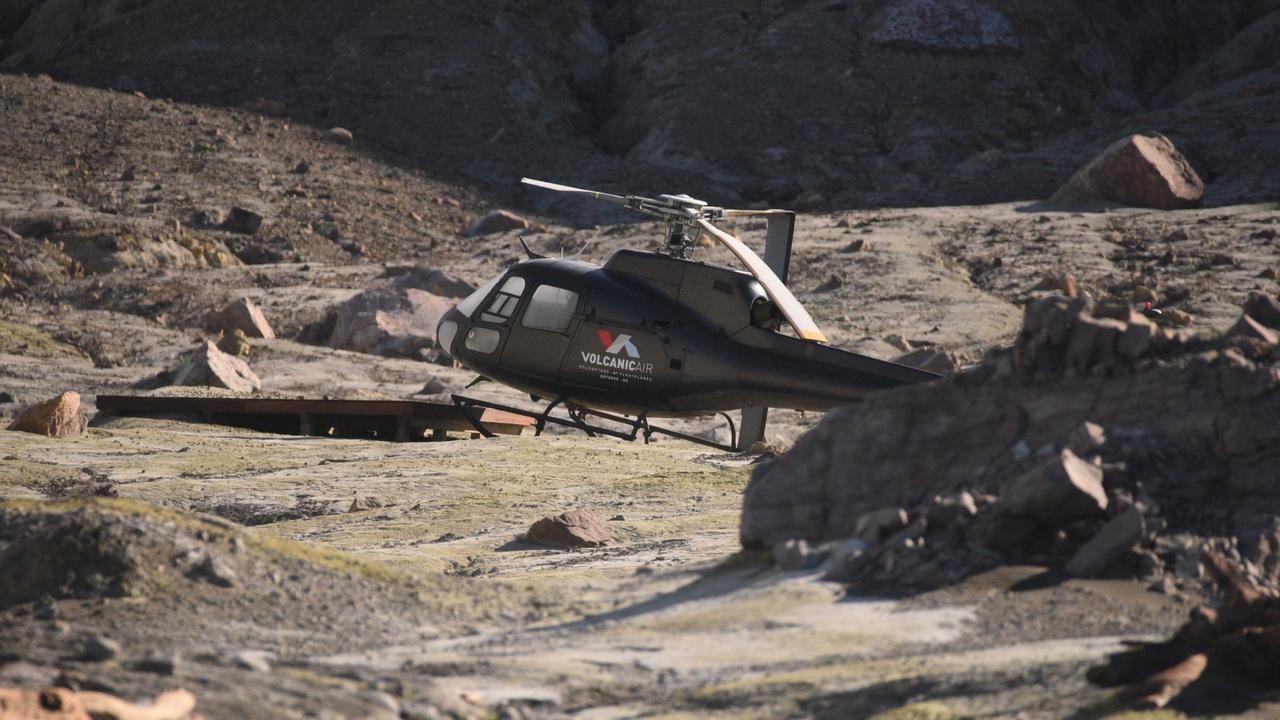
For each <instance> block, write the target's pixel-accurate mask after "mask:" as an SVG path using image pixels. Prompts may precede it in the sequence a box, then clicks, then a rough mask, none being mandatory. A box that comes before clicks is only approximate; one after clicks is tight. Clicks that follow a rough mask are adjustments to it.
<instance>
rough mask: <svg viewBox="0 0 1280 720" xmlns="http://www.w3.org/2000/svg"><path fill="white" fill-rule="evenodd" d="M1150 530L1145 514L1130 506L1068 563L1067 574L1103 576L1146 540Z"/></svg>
mask: <svg viewBox="0 0 1280 720" xmlns="http://www.w3.org/2000/svg"><path fill="white" fill-rule="evenodd" d="M1145 530H1146V523H1145V522H1144V521H1143V518H1142V512H1141V511H1139V510H1138V508H1136V507H1130V508H1129V509H1127V510H1125V511H1124V512H1122V513H1120V514H1119V515H1116V516H1115V517H1113V518H1111V519H1110V520H1108V521H1107V523H1106V524H1105V525H1103V526H1102V528H1101V529H1099V530H1098V532H1097V533H1095V534H1094V536H1093V537H1091V538H1089V542H1087V543H1085V544H1084V545H1083V546H1082V547H1081V548H1080V549H1079V550H1077V551H1076V553H1075V555H1072V556H1071V559H1070V560H1069V561H1067V572H1069V573H1071V574H1072V575H1076V576H1079V577H1093V576H1095V575H1100V574H1102V572H1103V571H1105V570H1106V569H1107V568H1108V567H1110V566H1111V564H1112V563H1114V562H1115V561H1116V560H1118V559H1120V557H1121V556H1122V555H1124V554H1125V552H1127V551H1128V550H1129V549H1130V548H1132V547H1133V546H1134V545H1136V544H1138V541H1140V540H1142V533H1143V532H1144V531H1145Z"/></svg>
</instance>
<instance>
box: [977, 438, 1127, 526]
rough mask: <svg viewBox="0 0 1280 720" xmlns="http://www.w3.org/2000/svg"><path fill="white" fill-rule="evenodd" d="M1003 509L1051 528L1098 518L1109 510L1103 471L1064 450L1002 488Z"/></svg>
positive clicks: (1008, 481) (1010, 480)
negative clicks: (1082, 519) (1103, 487)
mask: <svg viewBox="0 0 1280 720" xmlns="http://www.w3.org/2000/svg"><path fill="white" fill-rule="evenodd" d="M1000 505H1001V507H1002V508H1003V509H1004V510H1005V511H1006V512H1009V513H1011V514H1013V515H1027V516H1029V517H1032V518H1035V519H1036V520H1037V521H1039V522H1042V523H1044V524H1046V525H1050V526H1058V525H1065V524H1067V523H1069V522H1071V521H1073V520H1079V519H1081V518H1085V517H1089V516H1091V515H1097V514H1099V513H1101V512H1102V511H1103V510H1106V509H1107V494H1106V492H1105V491H1104V490H1103V489H1102V469H1101V468H1099V467H1098V466H1096V465H1093V464H1092V463H1089V462H1086V461H1084V460H1081V459H1080V458H1079V457H1077V456H1076V454H1075V453H1073V452H1071V450H1069V449H1063V450H1062V451H1061V452H1060V453H1058V456H1057V457H1055V458H1053V459H1052V460H1050V461H1048V462H1046V463H1044V464H1043V465H1040V466H1039V467H1036V468H1034V469H1032V470H1029V471H1028V472H1025V473H1023V474H1021V475H1018V476H1017V477H1014V478H1011V479H1009V480H1007V481H1006V482H1005V483H1004V484H1002V485H1001V487H1000Z"/></svg>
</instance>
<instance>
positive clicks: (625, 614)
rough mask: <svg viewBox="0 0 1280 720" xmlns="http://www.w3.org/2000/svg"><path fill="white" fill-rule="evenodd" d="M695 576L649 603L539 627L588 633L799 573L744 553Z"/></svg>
mask: <svg viewBox="0 0 1280 720" xmlns="http://www.w3.org/2000/svg"><path fill="white" fill-rule="evenodd" d="M685 572H686V573H689V574H695V575H697V577H695V578H694V579H693V580H692V581H690V582H688V583H686V584H684V585H681V586H680V587H678V588H676V589H674V590H671V591H669V592H665V593H660V594H658V595H655V596H654V597H651V598H649V599H648V600H643V601H641V602H638V603H635V604H633V605H628V606H626V607H621V608H618V609H616V610H610V611H608V612H604V613H600V614H598V615H591V616H588V617H584V618H581V619H579V620H574V621H571V622H566V623H561V624H559V625H552V626H548V627H544V628H539V630H541V631H564V630H585V629H590V628H592V627H597V626H600V625H606V624H609V623H614V622H620V621H625V620H630V619H634V618H637V617H641V616H644V615H647V614H650V613H656V612H662V611H665V610H670V609H672V608H675V607H678V606H680V605H684V604H688V603H695V602H702V601H707V600H715V599H717V598H723V597H727V596H729V595H732V594H734V593H738V592H743V591H750V590H762V589H765V588H768V587H770V586H772V585H776V584H778V583H783V582H787V581H789V580H791V579H793V578H794V576H795V574H796V573H788V572H778V571H776V570H775V569H774V568H773V565H772V563H771V562H770V561H769V560H768V558H767V556H764V555H759V554H758V553H750V552H740V553H737V554H735V555H732V556H730V557H728V558H726V559H725V560H722V561H721V562H719V563H717V564H715V565H713V566H712V567H710V568H707V569H705V570H688V571H685Z"/></svg>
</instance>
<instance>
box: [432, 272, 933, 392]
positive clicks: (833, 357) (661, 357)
mask: <svg viewBox="0 0 1280 720" xmlns="http://www.w3.org/2000/svg"><path fill="white" fill-rule="evenodd" d="M777 327H778V324H777V317H776V312H771V305H770V302H769V299H768V297H767V296H766V293H765V291H764V289H763V288H762V287H761V285H760V283H759V282H758V281H757V280H756V279H755V278H753V277H752V276H751V275H750V274H748V273H745V272H740V271H737V270H733V269H731V268H727V267H722V266H718V265H713V264H709V263H705V262H700V261H695V260H689V259H686V258H677V257H671V256H669V255H665V254H660V253H653V252H643V251H634V250H621V251H618V252H617V253H615V254H614V255H613V256H612V257H611V258H610V259H609V261H608V262H607V263H606V264H605V265H603V266H600V265H596V264H593V263H586V262H579V261H576V260H564V259H550V258H540V259H530V260H525V261H522V262H519V263H516V264H515V265H513V266H512V267H511V268H509V269H508V270H507V271H506V272H505V273H503V274H502V275H501V276H499V277H497V278H495V279H494V280H492V281H491V282H489V283H488V284H486V285H485V286H484V287H482V288H481V289H479V290H477V291H476V292H475V293H474V294H472V295H471V296H470V297H468V298H466V299H464V300H463V301H462V302H460V303H459V304H458V305H457V306H456V307H455V308H454V309H452V310H450V311H449V312H448V313H447V314H446V315H445V316H444V318H442V319H441V322H440V324H439V326H438V328H437V335H438V341H439V344H440V347H441V349H443V350H444V351H445V352H447V353H449V354H450V355H451V356H452V357H454V358H455V359H457V360H458V362H460V363H461V364H462V365H463V366H465V367H467V368H469V369H471V370H473V371H475V372H477V373H479V374H480V375H483V376H485V377H487V378H489V379H491V380H495V381H497V382H500V383H503V384H505V385H509V386H511V387H513V388H516V389H518V390H521V391H523V392H526V393H529V394H530V395H532V396H535V397H536V398H540V399H546V400H563V401H567V402H569V403H573V404H577V405H580V406H584V407H590V408H595V409H600V410H609V411H614V412H622V413H626V414H631V415H641V414H643V415H647V416H686V415H701V414H708V413H713V412H721V411H725V410H730V409H737V408H742V407H778V408H793V409H798V410H826V409H829V408H831V407H833V406H836V405H842V404H848V403H850V402H853V401H857V400H860V399H862V398H863V397H864V396H865V395H866V394H867V393H868V392H871V391H875V390H882V389H887V388H891V387H895V386H898V385H904V384H910V383H918V382H925V381H928V380H932V379H934V378H936V377H937V376H936V375H934V374H933V373H929V372H926V371H923V370H918V369H915V368H910V367H906V366H903V365H898V364H895V363H892V362H886V361H883V360H877V359H874V358H870V357H866V356H863V355H858V354H855V353H850V352H846V351H843V350H838V349H836V348H833V347H830V346H827V345H824V344H820V343H815V342H810V341H806V340H801V339H799V338H795V337H791V336H789V335H784V334H782V333H780V332H778V331H777V329H776V328H777Z"/></svg>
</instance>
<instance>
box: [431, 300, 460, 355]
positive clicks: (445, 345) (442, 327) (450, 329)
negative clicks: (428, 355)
mask: <svg viewBox="0 0 1280 720" xmlns="http://www.w3.org/2000/svg"><path fill="white" fill-rule="evenodd" d="M460 317H462V313H459V312H458V311H457V310H456V309H454V310H450V311H449V312H447V313H445V314H444V317H442V318H440V324H439V325H437V326H436V347H438V348H439V349H440V350H442V351H443V352H445V353H446V354H448V355H449V357H453V358H456V357H457V355H454V353H453V341H454V340H455V339H456V338H457V337H458V319H459V318H460Z"/></svg>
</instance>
